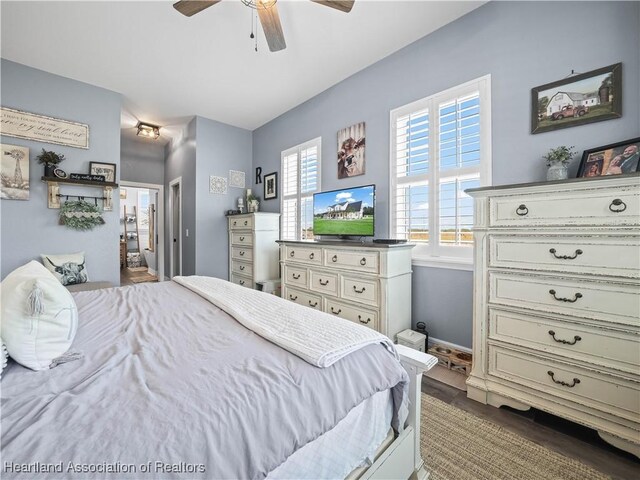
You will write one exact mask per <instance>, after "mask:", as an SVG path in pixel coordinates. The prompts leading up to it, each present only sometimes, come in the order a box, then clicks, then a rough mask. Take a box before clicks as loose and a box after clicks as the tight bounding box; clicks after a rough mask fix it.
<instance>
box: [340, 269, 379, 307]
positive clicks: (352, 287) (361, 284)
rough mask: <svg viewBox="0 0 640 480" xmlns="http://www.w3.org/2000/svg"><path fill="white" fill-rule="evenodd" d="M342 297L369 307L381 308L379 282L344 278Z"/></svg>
mask: <svg viewBox="0 0 640 480" xmlns="http://www.w3.org/2000/svg"><path fill="white" fill-rule="evenodd" d="M340 296H341V297H342V298H346V299H349V300H353V301H356V302H360V303H365V304H367V305H373V306H376V307H377V306H379V305H380V297H379V290H378V281H377V280H368V279H357V278H350V277H345V276H343V277H342V288H341V290H340Z"/></svg>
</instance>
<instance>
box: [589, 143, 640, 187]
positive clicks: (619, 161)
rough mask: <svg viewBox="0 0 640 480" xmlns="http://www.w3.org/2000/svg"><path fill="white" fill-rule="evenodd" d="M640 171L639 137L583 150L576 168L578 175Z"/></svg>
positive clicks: (598, 175) (594, 175)
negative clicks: (578, 165) (578, 166)
mask: <svg viewBox="0 0 640 480" xmlns="http://www.w3.org/2000/svg"><path fill="white" fill-rule="evenodd" d="M638 171H640V137H638V138H632V139H631V140H625V141H624V142H618V143H612V144H611V145H605V146H604V147H598V148H592V149H590V150H585V151H584V153H583V154H582V160H581V161H580V168H579V169H578V178H580V177H601V176H603V175H622V174H625V173H633V172H638Z"/></svg>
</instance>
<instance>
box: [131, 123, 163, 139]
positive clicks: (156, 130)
mask: <svg viewBox="0 0 640 480" xmlns="http://www.w3.org/2000/svg"><path fill="white" fill-rule="evenodd" d="M136 128H137V129H138V132H137V133H136V135H138V136H139V137H145V138H151V139H153V140H157V139H158V137H159V136H160V127H158V126H156V125H151V124H149V123H143V122H138V126H137V127H136Z"/></svg>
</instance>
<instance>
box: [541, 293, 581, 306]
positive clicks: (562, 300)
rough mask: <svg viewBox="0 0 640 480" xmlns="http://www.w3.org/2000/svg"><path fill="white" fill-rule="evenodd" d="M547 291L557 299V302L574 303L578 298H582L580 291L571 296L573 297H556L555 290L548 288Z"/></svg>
mask: <svg viewBox="0 0 640 480" xmlns="http://www.w3.org/2000/svg"><path fill="white" fill-rule="evenodd" d="M549 293H550V294H551V295H553V298H555V299H556V300H558V301H559V302H569V303H575V302H577V301H578V299H579V298H582V294H581V293H580V292H578V293H576V294H575V295H574V296H573V299H571V298H563V297H556V291H555V290H549Z"/></svg>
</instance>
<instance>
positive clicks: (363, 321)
mask: <svg viewBox="0 0 640 480" xmlns="http://www.w3.org/2000/svg"><path fill="white" fill-rule="evenodd" d="M358 320H359V321H360V323H364V324H365V325H366V324H367V323H369V322H370V321H371V319H370V318H367V319H366V320H363V319H362V317H361V316H360V315H358Z"/></svg>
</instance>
